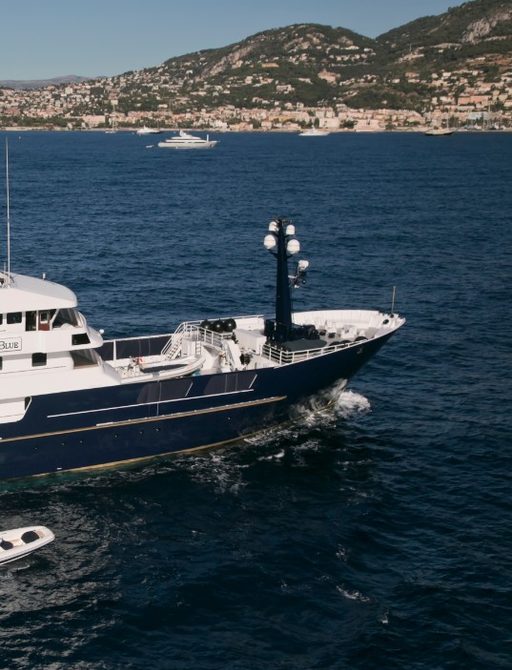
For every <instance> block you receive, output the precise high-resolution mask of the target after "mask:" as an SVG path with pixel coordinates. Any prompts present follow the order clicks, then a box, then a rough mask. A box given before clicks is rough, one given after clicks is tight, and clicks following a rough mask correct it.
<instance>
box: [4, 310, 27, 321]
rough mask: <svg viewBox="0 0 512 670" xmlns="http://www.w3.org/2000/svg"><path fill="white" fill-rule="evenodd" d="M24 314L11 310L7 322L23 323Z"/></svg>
mask: <svg viewBox="0 0 512 670" xmlns="http://www.w3.org/2000/svg"><path fill="white" fill-rule="evenodd" d="M22 321H23V314H22V313H21V312H11V313H10V314H8V315H7V323H21V322H22Z"/></svg>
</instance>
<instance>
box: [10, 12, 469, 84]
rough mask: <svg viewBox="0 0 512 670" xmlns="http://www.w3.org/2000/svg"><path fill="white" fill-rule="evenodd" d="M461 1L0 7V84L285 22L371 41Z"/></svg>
mask: <svg viewBox="0 0 512 670" xmlns="http://www.w3.org/2000/svg"><path fill="white" fill-rule="evenodd" d="M460 4H462V0H250V1H249V2H247V1H246V0H210V1H207V0H188V2H177V1H176V0H136V1H135V0H0V22H1V26H2V35H1V38H0V79H41V78H47V77H55V76H61V75H66V74H78V75H84V76H95V75H101V74H103V75H111V74H119V73H121V72H125V71H126V70H132V69H138V68H142V67H149V66H152V65H158V64H159V63H161V62H162V61H164V60H166V59H167V58H170V57H172V56H178V55H181V54H184V53H188V52H191V51H197V50H199V49H206V48H211V47H220V46H225V45H226V44H230V43H232V42H237V41H238V40H240V39H242V38H244V37H248V36H249V35H252V34H253V33H256V32H259V31H261V30H265V29H267V28H276V27H279V26H285V25H289V24H291V23H303V22H314V23H325V24H329V25H333V26H343V27H344V28H350V29H351V30H354V31H356V32H358V33H362V34H364V35H368V36H369V37H375V36H376V35H379V34H380V33H383V32H385V31H387V30H389V29H391V28H395V27H396V26H398V25H400V24H402V23H406V22H407V21H411V20H412V19H415V18H418V17H420V16H425V15H427V14H440V13H441V12H444V11H446V9H447V8H448V7H449V6H454V5H460Z"/></svg>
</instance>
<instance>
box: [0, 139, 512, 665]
mask: <svg viewBox="0 0 512 670" xmlns="http://www.w3.org/2000/svg"><path fill="white" fill-rule="evenodd" d="M4 136H5V133H0V140H3V137H4ZM8 136H9V150H10V157H11V162H10V173H11V220H12V259H13V260H12V266H13V270H14V271H17V272H24V273H29V274H34V275H38V276H40V275H41V274H42V273H43V272H45V273H46V276H47V277H48V278H49V279H52V280H54V281H57V282H61V283H63V284H66V285H67V286H69V287H70V288H72V289H73V290H74V291H75V292H76V293H77V295H78V298H79V305H80V309H81V311H82V312H83V313H84V314H85V315H86V316H87V318H88V320H89V322H90V323H91V324H92V325H93V326H95V327H97V328H104V330H105V337H107V338H112V337H115V336H127V335H136V334H145V333H161V332H171V331H173V330H174V328H175V327H176V326H177V325H178V323H179V322H180V321H181V320H185V319H191V318H204V317H208V316H217V315H219V314H222V315H226V316H228V315H237V314H252V313H262V312H267V313H268V312H271V311H272V305H273V279H274V273H275V268H274V261H273V259H272V257H271V256H270V255H269V254H268V253H267V252H266V251H265V250H264V248H263V245H262V241H263V236H264V234H265V233H266V228H267V225H268V222H269V221H270V220H271V217H273V216H284V217H288V218H290V219H291V220H292V221H293V222H294V224H295V225H296V228H297V235H298V237H299V239H300V241H301V244H302V249H303V254H304V256H303V257H305V258H307V259H309V260H310V262H311V272H310V275H309V281H308V284H307V285H306V286H305V287H304V288H301V289H300V290H299V291H298V292H296V293H295V295H294V297H295V306H296V308H297V309H317V308H329V307H338V308H359V307H360V308H382V309H387V310H389V309H391V300H392V291H393V287H394V286H395V287H396V303H395V309H396V310H397V311H399V312H400V313H401V314H403V315H404V316H406V318H407V324H406V326H405V327H404V328H402V329H401V330H400V331H399V333H398V334H397V335H396V336H395V337H394V338H392V339H391V341H390V342H389V343H388V344H387V345H386V346H385V347H384V348H383V350H382V351H381V352H380V353H379V354H378V355H377V357H376V358H374V359H373V360H372V361H371V362H370V363H369V364H368V365H367V366H366V367H365V368H364V369H363V370H362V371H361V372H360V373H359V375H358V376H357V377H355V378H354V379H353V380H352V382H351V384H350V386H349V388H348V389H347V390H346V391H342V390H340V389H339V388H333V389H331V390H330V394H331V395H332V397H333V399H334V400H335V403H334V407H333V409H332V410H331V411H329V412H325V411H323V412H319V411H316V410H315V406H316V405H315V399H314V398H313V399H312V401H311V402H310V403H308V404H307V405H304V406H303V407H300V408H298V410H297V416H296V421H295V422H294V423H293V425H291V426H289V427H287V428H286V429H282V430H274V431H271V430H267V431H266V432H265V433H263V434H262V435H261V436H260V437H258V438H257V439H251V440H250V441H246V442H243V443H241V444H239V445H237V446H234V447H230V448H229V449H225V450H217V451H210V452H206V453H203V454H201V455H195V456H183V457H175V458H170V459H168V460H163V461H159V462H153V463H151V464H149V465H145V466H140V467H138V468H131V469H126V470H121V471H108V472H101V473H97V474H94V475H84V474H82V475H80V476H78V475H65V474H64V475H60V476H55V477H46V478H42V479H37V480H29V481H25V482H21V483H20V482H15V483H1V484H0V528H4V529H7V528H14V527H17V526H23V525H29V524H44V525H47V526H49V527H50V528H52V529H53V530H54V532H55V534H56V540H55V542H54V543H53V544H52V545H50V546H49V547H47V548H46V549H44V550H42V551H41V552H40V553H37V554H34V555H33V556H32V557H30V558H28V559H25V560H24V561H22V562H17V563H13V564H12V565H11V566H6V567H4V568H1V569H0V650H1V653H0V668H10V669H13V668H16V669H17V668H29V669H30V670H38V669H39V668H44V669H52V670H53V669H55V670H57V669H60V668H66V669H67V668H71V669H72V670H75V669H76V670H82V669H83V670H85V669H87V670H88V669H91V670H93V669H94V670H102V669H105V670H111V669H112V670H114V669H116V670H117V669H119V670H121V669H123V670H131V669H137V670H138V669H139V668H140V669H144V668H152V669H154V670H159V669H162V670H191V669H194V670H220V669H222V670H312V669H329V670H330V669H333V670H342V669H343V670H344V669H350V670H358V669H364V670H373V669H375V670H395V669H400V670H420V669H422V670H423V669H425V670H438V669H443V670H445V669H454V670H455V669H456V670H471V669H480V668H481V669H485V670H489V669H493V670H494V669H505V668H508V669H510V668H512V475H511V472H512V420H511V410H512V382H511V378H512V369H511V367H512V366H511V363H512V361H511V358H512V357H511V353H512V347H511V337H512V323H511V321H512V319H511V282H512V221H511V214H512V134H511V135H505V134H491V133H489V134H487V133H475V134H471V133H464V134H463V133H460V134H457V135H454V136H452V137H442V138H428V137H424V136H423V135H421V134H372V135H365V134H339V135H330V136H328V137H325V138H300V137H298V136H297V135H292V134H247V135H245V134H229V133H226V134H222V135H218V137H217V139H220V144H219V145H218V146H217V147H216V148H215V149H213V150H210V151H204V152H201V151H197V152H192V151H191V152H186V151H185V152H173V151H166V150H159V149H158V148H156V146H150V145H152V144H153V145H155V144H156V141H157V138H149V140H148V138H147V137H145V138H144V137H142V138H141V137H137V136H135V135H133V134H128V133H117V134H112V135H109V134H103V133H72V132H70V133H45V132H40V133H35V132H25V133H21V134H18V133H9V135H8ZM1 205H2V207H4V205H5V199H4V196H3V195H2V196H1ZM2 254H3V249H2Z"/></svg>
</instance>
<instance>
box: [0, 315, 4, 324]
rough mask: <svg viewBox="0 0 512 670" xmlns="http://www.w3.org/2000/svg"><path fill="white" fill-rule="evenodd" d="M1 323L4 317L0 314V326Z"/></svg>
mask: <svg viewBox="0 0 512 670" xmlns="http://www.w3.org/2000/svg"><path fill="white" fill-rule="evenodd" d="M3 322H4V315H3V314H0V326H1V325H2V323H3Z"/></svg>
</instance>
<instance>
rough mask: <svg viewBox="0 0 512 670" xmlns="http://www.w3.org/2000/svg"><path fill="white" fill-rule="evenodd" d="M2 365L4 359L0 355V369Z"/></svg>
mask: <svg viewBox="0 0 512 670" xmlns="http://www.w3.org/2000/svg"><path fill="white" fill-rule="evenodd" d="M3 367H4V359H3V358H2V357H1V356H0V370H2V369H3Z"/></svg>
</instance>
